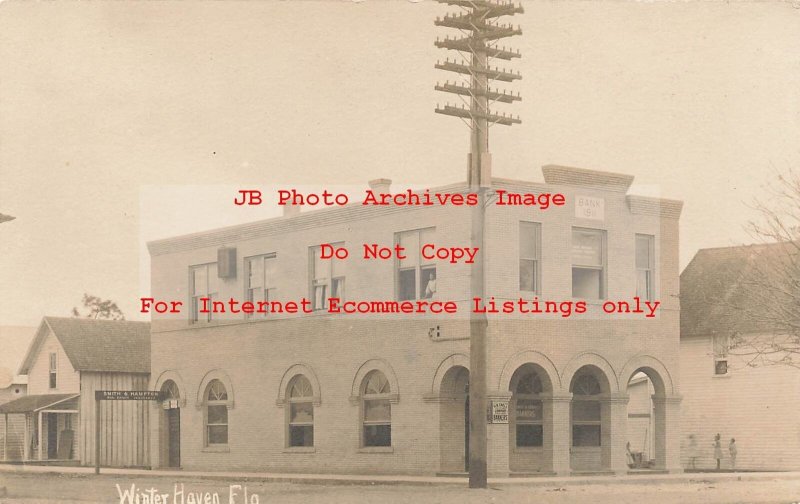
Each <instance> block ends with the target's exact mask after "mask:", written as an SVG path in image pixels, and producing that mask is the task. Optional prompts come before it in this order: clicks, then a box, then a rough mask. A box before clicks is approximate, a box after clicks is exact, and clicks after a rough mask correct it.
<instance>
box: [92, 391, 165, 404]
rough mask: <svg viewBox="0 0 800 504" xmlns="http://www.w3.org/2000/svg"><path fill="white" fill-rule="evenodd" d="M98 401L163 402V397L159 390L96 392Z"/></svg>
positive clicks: (95, 396)
mask: <svg viewBox="0 0 800 504" xmlns="http://www.w3.org/2000/svg"><path fill="white" fill-rule="evenodd" d="M94 398H95V400H97V401H161V400H162V399H163V396H162V395H161V392H160V391H158V390H96V391H95V392H94Z"/></svg>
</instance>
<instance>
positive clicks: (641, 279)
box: [636, 234, 656, 300]
mask: <svg viewBox="0 0 800 504" xmlns="http://www.w3.org/2000/svg"><path fill="white" fill-rule="evenodd" d="M655 264H656V261H655V237H654V236H653V235H644V234H637V235H636V295H637V296H639V297H640V298H641V299H646V300H652V299H654V298H655V269H656V266H655Z"/></svg>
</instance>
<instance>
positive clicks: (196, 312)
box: [189, 262, 219, 324]
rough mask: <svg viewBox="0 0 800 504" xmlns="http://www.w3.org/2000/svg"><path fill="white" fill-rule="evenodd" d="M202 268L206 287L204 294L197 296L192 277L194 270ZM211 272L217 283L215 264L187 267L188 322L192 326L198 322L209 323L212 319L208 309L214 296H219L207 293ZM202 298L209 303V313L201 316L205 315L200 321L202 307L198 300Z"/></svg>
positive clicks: (214, 293) (215, 293)
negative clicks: (204, 271)
mask: <svg viewBox="0 0 800 504" xmlns="http://www.w3.org/2000/svg"><path fill="white" fill-rule="evenodd" d="M202 268H205V270H206V285H205V287H204V293H203V294H199V295H198V294H195V291H196V286H195V283H194V277H195V275H194V272H195V271H196V270H199V269H202ZM212 270H213V275H214V278H215V282H218V281H219V278H218V276H217V263H216V262H210V263H205V264H196V265H193V266H190V267H189V306H190V307H191V310H190V313H189V322H190V323H192V324H196V323H198V322H211V320H212V319H213V317H212V315H213V313H212V312H213V310H211V309H210V308H211V306H212V305H211V302H212V301H213V300H214V298H215V297H216V296H218V295H219V292H216V291H213V292H209V288H210V285H211V275H212ZM217 287H219V284H218V283H217ZM203 297H207V298H209V301H208V307H209V311H208V313H205V314H203V315H205V320H201V317H200V315H201V314H200V306H201V305H202V303H201V302H200V298H203Z"/></svg>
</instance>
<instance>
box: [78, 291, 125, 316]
mask: <svg viewBox="0 0 800 504" xmlns="http://www.w3.org/2000/svg"><path fill="white" fill-rule="evenodd" d="M82 302H83V310H84V312H85V313H81V312H80V311H78V308H72V316H73V317H79V318H91V319H106V320H125V315H124V314H123V313H122V310H120V309H119V307H118V306H117V303H115V302H114V301H111V300H105V299H100V298H99V297H97V296H92V295H91V294H86V293H84V294H83V300H82Z"/></svg>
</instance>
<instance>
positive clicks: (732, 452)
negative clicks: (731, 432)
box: [728, 438, 738, 471]
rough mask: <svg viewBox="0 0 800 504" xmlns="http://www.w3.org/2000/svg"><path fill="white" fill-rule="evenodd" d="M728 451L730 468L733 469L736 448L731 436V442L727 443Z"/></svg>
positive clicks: (734, 467) (734, 468)
mask: <svg viewBox="0 0 800 504" xmlns="http://www.w3.org/2000/svg"><path fill="white" fill-rule="evenodd" d="M728 451H729V452H730V454H731V469H733V470H734V471H735V470H736V454H737V452H738V450H737V449H736V440H735V439H733V438H731V442H730V443H729V444H728Z"/></svg>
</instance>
